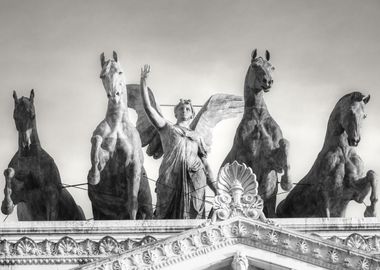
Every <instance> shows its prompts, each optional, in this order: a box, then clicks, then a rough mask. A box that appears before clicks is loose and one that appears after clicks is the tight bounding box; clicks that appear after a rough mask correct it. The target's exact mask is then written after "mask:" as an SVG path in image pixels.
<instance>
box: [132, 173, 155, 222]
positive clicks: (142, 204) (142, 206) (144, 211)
mask: <svg viewBox="0 0 380 270" xmlns="http://www.w3.org/2000/svg"><path fill="white" fill-rule="evenodd" d="M138 202H139V207H138V211H137V217H136V218H137V219H152V218H153V206H152V195H151V193H150V187H149V181H148V177H147V175H146V172H145V169H144V168H142V171H141V180H140V190H139V195H138Z"/></svg>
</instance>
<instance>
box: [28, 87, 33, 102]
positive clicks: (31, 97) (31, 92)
mask: <svg viewBox="0 0 380 270" xmlns="http://www.w3.org/2000/svg"><path fill="white" fill-rule="evenodd" d="M29 99H30V102H32V103H33V101H34V89H32V90H30V96H29Z"/></svg>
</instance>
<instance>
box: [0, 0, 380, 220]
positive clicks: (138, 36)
mask: <svg viewBox="0 0 380 270" xmlns="http://www.w3.org/2000/svg"><path fill="white" fill-rule="evenodd" d="M379 14H380V2H379V1H377V0H373V1H371V0H369V1H353V0H335V1H328V0H325V1H311V0H309V1H305V0H288V1H265V2H264V1H215V0H210V1H174V0H173V1H112V2H111V1H110V2H106V1H39V0H36V1H10V0H9V1H8V0H2V1H1V2H0V26H1V27H0V89H1V91H0V102H1V104H0V123H1V127H2V132H1V133H0V145H1V147H0V168H2V169H5V168H7V165H8V163H9V161H10V159H11V157H12V156H13V155H14V153H15V152H16V150H17V132H16V129H15V125H14V122H13V118H12V113H13V99H12V91H13V90H14V89H15V90H17V93H18V95H19V96H23V95H24V96H29V92H30V89H32V88H34V89H35V92H36V97H35V106H36V110H37V126H38V131H39V137H40V140H41V143H42V146H43V148H44V149H45V150H46V151H47V152H48V153H49V154H50V155H51V156H52V157H53V158H54V159H55V162H56V164H57V166H58V168H59V170H60V173H61V178H62V182H64V183H66V184H77V183H85V182H86V176H87V172H88V169H89V168H90V138H91V134H92V131H93V130H94V129H95V127H96V125H97V124H98V123H99V122H100V121H101V120H102V119H103V118H104V116H105V112H106V106H107V98H106V94H105V92H104V90H103V86H102V83H101V80H100V79H99V72H100V63H99V55H100V53H101V52H105V53H106V56H107V57H110V56H111V55H112V50H116V51H117V52H118V54H119V59H120V62H121V63H122V65H123V67H124V69H125V73H126V75H127V81H128V83H137V82H138V81H139V72H140V67H141V66H143V65H144V64H146V63H148V64H150V65H151V67H152V72H151V76H150V79H149V82H148V83H149V86H151V87H152V89H153V90H154V93H155V95H156V97H157V98H158V100H159V101H160V102H161V103H162V104H175V103H177V102H178V100H179V99H180V98H190V99H192V100H193V103H195V104H203V103H204V102H205V101H206V100H207V98H208V97H209V96H210V95H212V94H214V93H217V92H223V93H231V94H237V95H242V94H243V84H244V76H245V72H246V70H247V67H248V65H249V63H250V54H251V51H252V49H254V48H258V49H259V54H260V55H263V54H264V51H265V49H268V50H269V51H270V52H271V54H272V59H271V62H272V64H273V65H274V66H275V67H276V71H275V73H274V74H273V78H274V85H273V87H272V90H271V91H270V92H269V93H267V94H266V95H265V100H266V102H267V105H268V108H269V111H270V113H271V114H272V116H273V118H274V119H275V120H276V121H277V122H278V123H279V125H280V126H281V128H282V131H283V134H284V136H285V137H286V138H287V139H288V140H289V141H290V143H291V148H290V154H291V157H290V164H291V175H292V178H293V181H295V182H297V181H299V180H300V179H301V178H302V177H303V176H304V175H305V174H306V173H307V172H308V170H309V169H310V167H311V165H312V163H313V162H314V160H315V158H316V156H317V154H318V152H319V151H320V149H321V146H322V144H323V139H324V134H325V131H326V125H327V120H328V116H329V114H330V112H331V110H332V109H333V106H334V105H335V103H336V102H337V100H338V99H339V98H340V97H341V96H342V95H344V94H346V93H348V92H350V91H352V90H361V91H363V92H364V93H366V94H368V93H370V94H371V101H370V103H369V104H368V105H367V108H366V109H367V114H368V118H367V119H366V120H365V123H364V125H363V132H362V141H361V143H360V145H359V147H358V149H357V151H358V153H359V155H360V156H361V157H362V159H363V161H364V163H365V167H366V169H374V170H375V171H377V172H378V173H379V174H380V163H379V156H378V155H379V153H380V123H379V115H380V106H379V105H380V79H379V74H380V28H379V25H380V16H379ZM163 112H164V114H165V116H167V118H169V119H172V120H173V119H174V117H173V112H172V108H164V109H163ZM238 123H239V119H238V118H237V119H234V120H228V121H225V122H222V123H220V124H219V126H218V127H217V128H216V129H215V131H214V146H213V150H212V152H211V154H210V155H209V160H210V163H211V165H212V168H213V170H214V173H215V174H217V171H218V168H219V166H220V164H221V162H222V161H223V159H224V157H225V155H226V154H227V153H228V151H229V150H230V146H231V144H232V141H233V136H234V134H235V129H236V127H237V125H238ZM159 164H160V162H159V161H153V160H152V159H151V158H149V157H146V159H145V166H146V168H147V171H148V175H149V177H151V178H153V179H156V178H157V172H158V166H159ZM3 187H4V180H1V181H0V189H1V190H3ZM152 190H153V188H152ZM70 192H71V194H73V196H74V197H75V199H76V201H77V203H78V204H80V205H81V206H82V207H83V209H84V211H85V214H86V218H91V217H92V212H91V205H90V201H89V199H88V197H87V192H86V191H83V190H79V189H75V188H70ZM283 197H284V195H281V196H279V199H282V198H283ZM0 199H1V200H2V199H3V195H0ZM367 203H368V200H367ZM364 208H365V207H364V205H356V204H355V203H353V204H352V205H350V207H349V211H348V213H347V216H350V217H356V216H357V217H361V216H362V215H363V211H364ZM379 212H380V211H379ZM0 218H2V220H3V219H4V218H5V216H4V215H1V216H0ZM2 220H1V221H2ZM14 220H17V217H16V214H15V213H14V214H12V215H11V216H9V218H8V219H7V220H6V222H9V221H14Z"/></svg>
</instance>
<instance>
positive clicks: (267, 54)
mask: <svg viewBox="0 0 380 270" xmlns="http://www.w3.org/2000/svg"><path fill="white" fill-rule="evenodd" d="M265 58H266V59H267V61H269V59H270V53H269V51H268V50H266V51H265Z"/></svg>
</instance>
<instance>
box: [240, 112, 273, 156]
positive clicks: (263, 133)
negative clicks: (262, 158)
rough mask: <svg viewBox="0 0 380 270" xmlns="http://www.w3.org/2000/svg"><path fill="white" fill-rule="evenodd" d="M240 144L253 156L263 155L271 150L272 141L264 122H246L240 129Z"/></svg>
mask: <svg viewBox="0 0 380 270" xmlns="http://www.w3.org/2000/svg"><path fill="white" fill-rule="evenodd" d="M241 137H242V139H243V140H242V142H243V145H244V146H245V147H247V146H248V149H249V151H250V152H252V153H253V154H254V155H260V154H265V153H266V152H268V151H271V150H272V149H273V139H272V136H271V135H270V132H269V129H268V127H267V125H266V123H265V122H264V121H258V120H255V119H253V120H250V121H246V122H245V123H244V124H243V125H242V128H241Z"/></svg>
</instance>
